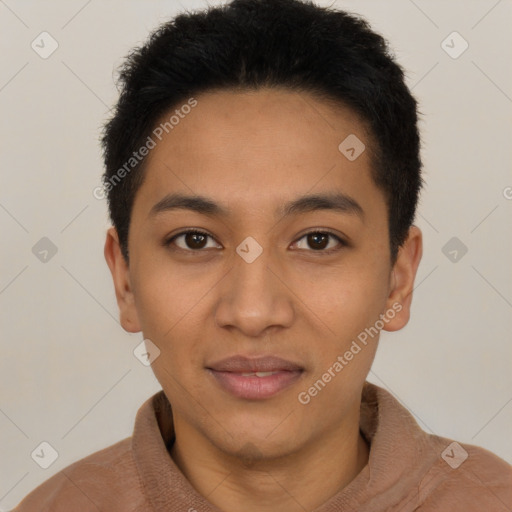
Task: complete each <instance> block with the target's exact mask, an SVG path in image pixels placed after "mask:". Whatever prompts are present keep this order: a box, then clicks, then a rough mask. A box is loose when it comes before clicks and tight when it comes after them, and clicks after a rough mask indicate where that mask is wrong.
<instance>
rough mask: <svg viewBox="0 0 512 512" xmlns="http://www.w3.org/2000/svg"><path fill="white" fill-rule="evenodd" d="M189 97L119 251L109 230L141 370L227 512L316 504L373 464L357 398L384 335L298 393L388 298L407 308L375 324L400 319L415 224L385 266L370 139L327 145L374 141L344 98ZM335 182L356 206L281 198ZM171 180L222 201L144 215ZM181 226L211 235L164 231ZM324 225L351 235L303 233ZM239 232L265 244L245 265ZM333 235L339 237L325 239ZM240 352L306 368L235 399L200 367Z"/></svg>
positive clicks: (413, 256)
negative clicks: (307, 394) (315, 205)
mask: <svg viewBox="0 0 512 512" xmlns="http://www.w3.org/2000/svg"><path fill="white" fill-rule="evenodd" d="M196 99H197V101H198V105H197V106H196V107H195V108H194V109H192V111H191V112H190V113H189V114H188V115H187V116H186V117H185V118H184V119H183V120H181V121H180V123H179V124H178V125H177V126H175V128H174V129H173V130H172V131H170V132H169V134H168V135H167V136H166V137H165V138H164V139H163V140H162V141H161V142H158V144H157V146H156V147H155V148H154V149H153V150H152V151H151V152H150V155H149V157H148V161H147V168H146V176H145V181H144V183H143V185H142V186H141V188H140V189H139V191H138V192H137V195H136V199H135V202H134V207H133V212H132V218H131V226H130V233H129V241H128V248H129V254H130V262H129V265H128V264H127V263H126V261H125V260H124V258H123V256H122V254H121V251H120V246H119V240H118V236H117V233H116V231H115V229H114V228H111V229H109V230H108V232H107V238H106V243H105V258H106V260H107V263H108V265H109V268H110V270H111V272H112V276H113V280H114V286H115V290H116V297H117V302H118V305H119V309H120V319H121V324H122V326H123V328H124V329H125V330H126V331H128V332H132V333H135V332H140V331H142V333H143V335H144V338H149V339H150V340H151V341H152V342H153V343H155V344H156V345H157V346H158V347H159V349H160V351H161V353H160V356H159V357H158V358H157V359H155V361H154V362H153V364H152V368H153V371H154V373H155V376H156V377H157V379H158V381H159V382H160V384H161V386H162V388H163V390H164V392H165V394H166V396H167V398H168V399H169V401H170V403H171V404H172V409H173V421H174V427H175V433H176V441H175V443H174V446H173V448H172V451H171V456H172V457H173V459H174V461H175V462H176V464H177V465H178V467H179V468H180V469H181V471H182V472H183V473H184V474H185V476H186V477H187V478H188V480H189V481H190V482H191V484H192V485H193V486H194V487H195V488H196V490H198V492H200V493H201V494H202V495H204V496H206V497H207V499H208V500H209V501H210V502H211V503H213V504H214V505H216V506H217V507H218V508H220V509H221V510H224V511H228V510H245V511H246V512H252V511H258V512H264V511H275V510H286V511H303V510H304V509H306V510H312V509H314V508H316V507H318V506H320V505H321V504H322V503H324V502H325V501H327V500H328V499H329V498H330V497H331V496H333V495H334V494H336V493H337V492H339V491H340V490H341V489H342V488H344V487H345V486H346V485H347V484H349V483H350V482H351V481H352V480H353V479H354V478H355V477H356V476H357V474H358V473H359V472H360V471H361V470H362V469H363V467H364V466H365V465H366V464H367V462H368V456H369V447H368V446H367V444H366V442H365V441H364V440H363V438H362V436H361V434H360V432H359V408H360V400H361V390H362V387H363V384H364V382H365V379H366V376H367V374H368V372H369V370H370V367H371V364H372V362H373V359H374V356H375V351H376V349H377V343H378V336H376V337H374V338H373V339H372V340H371V341H369V343H368V344H367V346H365V347H364V348H363V349H362V350H361V351H360V352H359V353H358V354H357V355H355V356H354V358H353V359H352V360H351V361H350V362H349V363H348V364H347V365H346V366H345V367H344V368H343V370H342V371H341V372H339V373H338V374H337V375H336V377H335V378H332V380H331V381H330V382H329V383H328V384H327V385H326V386H325V387H324V388H323V389H322V390H321V392H319V393H318V394H317V395H316V396H314V397H312V398H311V400H310V402H309V403H308V404H306V405H304V404H302V403H300V402H299V401H298V398H297V397H298V394H299V393H300V392H302V391H305V390H306V391H307V390H308V388H309V387H310V386H311V385H312V384H313V383H314V382H315V381H317V380H318V379H319V378H321V376H322V375H323V374H324V373H325V372H326V371H327V370H328V368H330V367H332V365H333V363H334V362H335V361H336V360H337V357H338V356H339V355H343V354H344V353H345V352H346V351H347V350H348V349H349V347H350V345H351V343H352V340H354V339H356V337H357V335H358V334H359V333H360V332H362V331H364V329H365V328H366V327H368V326H372V325H374V324H375V322H376V320H378V319H379V315H381V314H386V311H388V310H389V309H392V308H393V304H395V305H396V304H400V305H401V308H402V309H401V311H400V312H398V313H396V315H395V316H394V318H393V319H392V320H390V321H389V322H388V323H386V324H385V327H384V328H385V329H386V330H388V331H395V330H398V329H401V328H402V327H403V326H405V325H406V323H407V322H408V320H409V312H410V306H411V300H412V290H413V285H414V278H415V275H416V271H417V268H418V265H419V262H420V259H421V254H422V235H421V232H420V230H419V229H418V228H417V227H415V226H412V227H411V228H410V230H409V236H408V238H407V240H406V242H405V243H404V244H403V246H402V247H401V249H400V251H399V255H398V258H397V261H396V263H395V264H394V266H392V265H391V261H390V255H389V238H388V219H387V214H386V202H385V197H384V195H383V193H382V191H381V190H380V189H379V188H377V186H376V185H375V183H374V182H373V180H372V179H371V177H370V158H369V151H367V150H366V151H364V152H363V153H362V154H361V155H360V156H359V157H358V158H357V159H356V160H354V161H349V160H348V159H347V158H346V157H345V156H344V155H343V154H341V152H340V151H339V150H338V145H339V144H340V143H341V141H343V140H344V139H345V138H346V137H347V136H348V135H349V134H356V135H357V137H358V138H359V139H360V140H362V141H363V142H365V144H366V145H367V148H368V147H369V144H370V141H369V137H368V136H367V133H366V131H365V128H364V125H363V124H362V122H361V121H360V120H359V118H358V117H357V116H356V115H355V114H353V113H352V112H351V111H350V110H348V109H346V108H343V107H341V106H338V107H337V108H333V106H332V105H328V104H327V103H325V102H324V101H323V100H320V99H317V98H315V97H314V96H312V95H310V94H309V93H297V92H291V91H287V90H279V89H274V90H270V89H263V90H262V89H260V90H258V91H257V92H254V91H253V92H231V91H220V92H219V91H216V92H209V93H205V94H202V95H200V96H197V97H196ZM164 118H165V116H164ZM332 191H341V192H343V193H344V194H347V195H349V196H350V197H352V198H353V199H355V200H356V201H357V202H358V203H359V204H360V205H361V207H362V209H363V210H364V218H361V217H359V216H358V215H355V214H354V213H347V212H338V211H333V210H319V211H313V212H307V213H301V214H297V215H292V216H289V217H282V216H281V217H280V216H278V215H276V213H275V210H276V208H278V207H279V206H281V205H282V204H283V203H284V202H287V201H290V200H293V199H296V198H297V197H299V196H302V195H305V194H311V193H325V192H327V193H328V192H332ZM171 192H182V193H185V194H200V195H204V196H207V197H209V198H211V199H212V200H214V201H215V202H218V203H220V204H222V205H225V206H226V207H228V208H230V209H231V214H230V215H229V216H226V217H219V218H217V217H214V216H208V215H202V214H199V213H197V212H194V211H190V210H185V209H181V210H175V211H167V212H162V213H160V214H158V215H156V216H151V215H149V212H150V210H151V208H152V207H153V205H154V204H156V203H157V202H158V201H159V200H160V199H162V198H163V197H164V196H165V195H166V194H167V193H171ZM187 228H196V229H199V230H201V231H206V232H207V233H208V234H209V235H211V238H210V237H207V238H206V239H199V243H198V242H196V245H194V240H193V239H192V240H190V239H189V245H187V244H186V238H185V237H184V236H183V237H180V238H179V239H177V240H175V241H174V245H170V246H168V247H166V246H165V245H164V243H163V242H164V241H165V240H166V239H168V238H169V237H170V236H171V235H173V234H178V233H179V232H182V231H185V230H186V229H187ZM316 228H318V229H316ZM322 229H324V230H325V229H330V230H332V231H333V232H334V233H335V234H336V235H338V236H340V238H342V239H343V240H345V241H347V242H348V245H341V244H340V243H339V242H338V241H337V240H336V239H334V238H328V239H326V240H324V241H323V242H324V245H323V246H321V243H322V239H320V240H319V241H316V245H315V240H314V239H313V240H311V239H309V242H308V237H307V236H304V234H305V233H307V232H309V231H312V230H313V231H314V230H316V231H317V232H318V231H320V232H322ZM248 236H250V237H253V238H254V239H255V240H256V241H257V242H258V244H259V245H260V246H261V247H262V249H263V252H262V253H261V255H260V256H259V257H258V258H256V260H255V261H253V262H252V263H247V262H246V261H244V260H243V259H242V258H241V257H240V256H239V255H238V254H237V252H236V251H235V249H236V248H237V247H238V246H239V244H240V243H241V242H242V241H243V240H244V239H245V238H246V237H248ZM327 244H328V245H327ZM198 246H200V247H204V248H202V249H194V247H198ZM319 246H321V247H326V246H327V247H326V248H321V249H318V248H317V247H319ZM330 248H337V249H338V250H337V251H335V252H333V253H331V254H328V255H325V254H322V251H325V250H329V249H330ZM194 251H195V252H194ZM198 251H203V252H200V253H199V252H198ZM235 354H243V355H247V356H261V355H267V354H271V355H276V356H279V357H282V358H284V359H288V360H291V361H293V362H296V363H299V364H300V365H301V366H302V367H303V368H304V372H303V373H302V375H301V378H300V379H299V381H297V382H296V383H294V384H293V385H292V386H290V387H288V388H286V389H284V390H282V391H280V392H279V393H278V394H276V395H274V396H272V397H270V398H267V399H263V400H244V399H240V398H236V397H234V396H232V395H230V394H229V393H227V392H226V391H224V390H223V389H222V388H221V387H220V386H219V385H218V384H217V383H216V381H215V380H214V379H213V378H212V376H211V375H210V374H209V372H208V371H207V370H206V368H205V367H206V366H207V365H208V364H211V363H212V362H214V361H218V360H220V359H223V358H225V357H228V356H231V355H235ZM333 454H336V456H333Z"/></svg>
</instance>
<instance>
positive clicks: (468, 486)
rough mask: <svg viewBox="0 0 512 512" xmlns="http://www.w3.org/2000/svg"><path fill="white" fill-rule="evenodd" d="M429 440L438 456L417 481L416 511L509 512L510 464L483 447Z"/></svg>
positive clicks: (511, 495) (511, 496)
mask: <svg viewBox="0 0 512 512" xmlns="http://www.w3.org/2000/svg"><path fill="white" fill-rule="evenodd" d="M429 437H430V438H431V441H432V445H433V447H435V448H434V449H436V450H437V452H438V455H439V456H438V458H437V459H436V462H435V464H434V465H433V466H432V468H431V469H430V471H428V472H427V473H426V474H425V476H424V477H423V479H422V480H421V482H420V485H419V489H418V492H419V494H420V503H421V507H420V508H419V510H421V511H425V512H427V511H431V510H432V511H434V510H435V511H443V510H462V509H463V510H465V511H467V512H471V511H481V510H493V511H504V512H505V511H509V510H511V509H512V466H511V465H510V464H508V463H507V462H506V461H505V460H503V459H501V458H500V457H498V456H497V455H495V454H494V453H492V452H490V451H488V450H486V449H485V448H481V447H479V446H474V445H471V444H466V443H458V442H457V441H453V440H452V439H447V438H444V437H439V436H433V435H432V436H429Z"/></svg>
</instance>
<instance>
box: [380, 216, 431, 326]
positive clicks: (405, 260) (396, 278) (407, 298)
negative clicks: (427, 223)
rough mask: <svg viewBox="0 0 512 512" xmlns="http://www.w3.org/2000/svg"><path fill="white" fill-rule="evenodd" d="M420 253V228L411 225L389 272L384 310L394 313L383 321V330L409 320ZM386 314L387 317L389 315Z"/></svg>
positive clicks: (421, 246) (421, 249)
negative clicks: (387, 319)
mask: <svg viewBox="0 0 512 512" xmlns="http://www.w3.org/2000/svg"><path fill="white" fill-rule="evenodd" d="M422 254H423V241H422V234H421V230H420V229H419V228H418V227H416V226H411V227H410V228H409V234H408V236H407V240H406V241H405V242H404V243H403V245H402V246H401V247H400V249H399V250H398V255H397V260H396V263H395V265H394V266H393V270H392V272H391V282H390V291H389V296H388V299H387V301H386V311H389V312H391V311H393V312H394V313H395V315H394V316H393V318H390V319H389V321H388V322H387V323H385V326H384V327H383V329H384V330H385V331H398V330H399V329H402V327H404V326H405V325H406V324H407V322H408V321H409V317H410V312H411V302H412V291H413V288H414V279H415V277H416V271H417V270H418V266H419V264H420V260H421V256H422ZM387 316H388V318H389V317H390V316H391V315H389V314H388V315H387Z"/></svg>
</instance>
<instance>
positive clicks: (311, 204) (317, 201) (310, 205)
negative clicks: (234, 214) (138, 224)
mask: <svg viewBox="0 0 512 512" xmlns="http://www.w3.org/2000/svg"><path fill="white" fill-rule="evenodd" d="M180 209H185V210H191V211H194V212H197V213H199V214H202V215H208V216H211V217H229V216H230V214H231V210H230V209H229V208H227V207H225V206H222V205H220V204H218V203H216V202H215V201H213V200H212V199H210V198H208V197H205V196H201V195H185V194H181V193H174V194H167V195H166V196H165V197H163V198H162V199H161V200H160V201H158V203H156V204H155V205H154V206H153V207H152V208H151V210H150V212H149V215H148V216H149V217H154V216H156V215H158V214H159V213H163V212H169V211H173V210H180ZM318 210H334V211H337V212H340V213H345V214H350V215H356V216H358V217H360V219H361V220H363V221H364V210H363V208H362V207H361V205H360V204H359V203H358V202H357V201H356V200H355V199H354V198H352V197H350V196H348V195H346V194H343V193H341V192H337V193H332V194H311V195H306V196H302V197H299V198H297V199H294V200H292V201H290V202H288V203H285V204H284V205H283V206H281V207H279V208H277V210H276V215H280V216H284V217H286V216H290V215H297V214H301V213H308V212H313V211H318Z"/></svg>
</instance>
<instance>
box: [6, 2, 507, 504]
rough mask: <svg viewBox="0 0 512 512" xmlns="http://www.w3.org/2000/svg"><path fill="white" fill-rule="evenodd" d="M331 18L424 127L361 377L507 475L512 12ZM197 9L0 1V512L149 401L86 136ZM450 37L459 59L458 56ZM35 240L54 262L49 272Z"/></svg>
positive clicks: (148, 377)
mask: <svg viewBox="0 0 512 512" xmlns="http://www.w3.org/2000/svg"><path fill="white" fill-rule="evenodd" d="M215 3H218V2H213V1H211V2H210V4H215ZM318 3H319V4H321V5H329V4H331V3H333V2H318ZM334 4H335V5H336V6H337V7H340V8H346V9H348V10H350V11H353V12H357V13H360V14H362V15H363V16H365V17H366V18H367V19H368V20H369V21H370V22H371V23H372V25H373V27H374V28H375V29H376V30H377V31H380V32H381V33H382V34H383V35H384V36H386V37H387V38H389V40H390V42H391V46H392V48H393V49H394V51H395V53H396V56H397V58H398V60H399V62H400V63H401V64H402V65H403V66H404V67H405V68H406V70H407V73H408V77H407V80H408V84H409V85H410V86H411V87H412V89H413V92H414V94H415V95H416V96H417V98H418V99H419V100H420V103H421V111H422V113H423V117H422V121H421V130H422V135H423V142H424V147H423V160H424V164H425V176H424V177H425V180H426V182H427V186H426V188H425V189H424V191H423V195H422V199H421V204H420V208H419V214H418V217H417V224H418V226H420V228H422V230H423V233H424V242H425V251H424V257H423V260H422V263H421V265H420V268H419V271H418V277H417V288H416V290H415V293H414V300H413V313H412V318H411V321H410V323H409V325H408V326H407V327H406V328H405V329H403V330H402V331H400V332H397V333H385V332H384V333H383V335H382V337H381V341H380V346H379V350H378V353H377V357H376V360H375V363H374V366H373V369H372V372H371V374H370V376H369V380H370V381H372V382H374V383H375V384H377V385H380V386H382V387H384V388H386V389H388V390H390V391H391V392H392V393H393V394H394V395H395V396H396V397H397V398H398V399H399V400H400V401H401V402H402V403H403V404H404V405H405V406H406V407H407V408H408V409H409V410H410V411H411V412H412V413H413V414H414V415H415V417H416V419H417V421H418V423H419V424H420V426H421V427H422V428H424V429H425V430H426V431H428V432H432V433H435V434H438V435H442V436H445V437H449V438H452V439H455V440H457V441H459V442H465V443H470V444H476V445H480V446H483V447H485V448H487V449H489V450H491V451H493V452H495V453H496V454H498V455H499V456H501V457H502V458H504V459H506V460H507V461H509V462H512V438H511V436H510V426H511V420H512V403H511V401H512V385H511V384H512V377H511V375H512V372H511V361H512V343H511V332H512V315H511V308H512V272H511V270H510V268H511V267H510V261H512V237H511V236H510V224H511V222H510V221H511V213H512V200H511V199H512V188H511V187H512V174H511V160H512V157H511V151H510V146H511V140H512V139H511V134H512V133H511V132H512V115H511V114H512V99H511V97H512V67H511V62H512V32H511V31H510V26H511V21H512V2H511V1H507V0H501V1H495V0H492V1H488V0H485V1H484V0H482V1H449V2H448V1H428V2H427V1H425V0H415V1H414V2H413V1H407V0H400V1H389V0H388V1H386V2H382V1H377V0H374V1H363V0H359V1H357V2H356V1H350V2H349V1H339V2H335V3H334ZM205 5H206V3H205V2H203V1H187V0H182V1H181V3H180V2H178V1H176V0H173V1H160V2H157V1H144V2H143V1H141V0H140V1H133V0H132V1H123V2H121V1H120V0H115V1H114V0H111V1H101V2H100V1H99V0H90V1H85V0H73V1H69V0H67V1H64V0H59V1H52V2H36V1H33V2H29V1H20V0H18V1H16V0H5V1H0V16H1V18H0V20H1V21H0V34H2V36H1V37H2V39H1V45H2V62H3V65H2V68H1V71H0V108H1V112H2V115H1V116H0V123H1V124H0V129H1V134H0V144H1V148H2V153H1V173H2V175H1V180H2V187H1V189H0V222H1V226H2V240H3V243H2V250H1V258H2V259H1V276H0V304H1V317H0V321H1V327H2V339H1V350H2V357H1V358H0V433H1V435H0V510H8V509H10V508H12V507H14V505H15V504H17V503H18V501H19V500H20V499H21V498H22V497H23V496H25V495H26V494H27V493H28V492H29V491H30V490H32V489H33V488H34V487H35V486H36V485H38V484H40V483H41V482H42V481H44V480H46V479H47V478H49V477H50V476H51V475H52V474H54V473H56V472H57V471H59V470H61V469H63V468H64V467H65V466H67V465H69V464H70V463H72V462H74V461H76V460H78V459H79V458H82V457H84V456H86V455H88V454H90V453H92V452H94V451H97V450H99V449H101V448H104V447H106V446H108V445H110V444H113V443H115V442H116V441H118V440H120V439H122V438H124V437H127V436H129V435H131V432H132V428H133V421H134V418H135V413H136V411H137V409H138V408H139V406H140V405H141V404H142V403H143V401H145V400H146V399H147V398H148V397H149V396H151V395H152V394H153V393H155V392H156V391H158V390H159V389H160V386H159V384H158V382H157V381H156V379H155V377H154V376H153V374H152V371H151V369H150V368H148V367H145V366H143V365H142V364H141V363H140V362H139V361H138V360H137V359H136V358H135V357H134V355H133V349H134V348H135V347H136V346H137V345H138V344H139V343H140V341H141V340H142V334H136V335H133V334H128V333H126V332H124V331H123V329H122V328H121V327H120V325H119V322H118V310H117V305H116V302H115V296H114V290H113V286H112V281H111V276H110V273H109V271H108V268H107V265H106V263H105V261H104V259H103V244H104V237H105V230H106V228H107V227H108V226H109V223H108V218H107V210H106V203H105V201H103V200H97V199H95V197H94V196H93V193H92V191H93V189H94V188H95V187H97V186H98V185H99V184H100V175H101V173H102V170H103V167H102V161H101V157H100V152H99V145H98V137H99V131H100V127H101V125H102V123H103V121H104V120H105V119H106V118H107V116H108V110H109V108H110V107H111V106H112V105H113V104H114V102H115V100H116V98H117V91H116V88H115V85H114V82H113V76H115V74H114V69H115V68H116V67H117V66H118V65H119V64H120V63H121V60H122V58H123V56H124V55H125V54H126V53H127V52H128V50H129V49H130V48H131V47H132V46H134V45H137V44H140V43H141V42H142V41H144V40H145V38H146V37H147V35H148V33H149V31H150V30H152V29H153V28H155V27H156V26H157V24H159V23H160V22H162V21H164V20H166V19H168V18H169V17H172V16H173V15H174V14H176V13H177V12H178V11H179V10H183V8H187V9H193V8H200V7H204V6H205ZM43 31H47V32H48V33H49V34H51V36H52V37H53V38H54V39H55V40H56V41H57V42H58V45H59V46H58V48H57V50H56V51H55V52H54V53H53V54H52V55H50V56H49V57H48V58H46V59H43V58H41V56H40V55H39V54H38V53H36V51H34V50H33V49H32V47H31V43H32V41H34V40H35V44H39V47H41V46H43V44H44V49H45V51H48V50H49V49H50V48H51V46H50V40H49V39H45V42H44V43H41V37H42V36H39V34H41V32H43ZM454 31H457V32H458V33H459V34H460V36H461V37H462V38H463V39H464V40H465V41H467V43H468V44H469V47H468V48H467V50H466V51H465V52H464V53H462V54H461V55H459V56H457V58H453V57H454V55H455V54H457V53H459V52H460V50H461V49H463V47H464V46H463V45H464V42H463V40H462V39H460V37H459V36H457V35H455V36H450V37H448V39H446V38H447V36H449V35H450V34H452V32H454ZM44 37H47V36H44ZM444 40H446V42H445V43H444V44H442V42H443V41H444ZM443 46H444V48H443ZM450 47H451V48H450ZM42 50H43V48H39V51H42ZM445 50H447V51H448V53H447V51H445ZM449 53H451V54H452V55H451V56H450V55H449ZM43 237H47V238H48V239H49V240H51V242H52V243H53V244H54V245H55V247H56V249H57V252H56V254H54V255H52V252H51V251H50V252H49V253H48V254H47V255H46V261H40V259H39V258H41V257H43V254H44V253H40V251H41V250H44V244H47V243H48V242H47V241H42V242H39V241H40V240H41V239H42V238H43ZM453 237H456V238H457V240H455V241H454V242H452V244H454V245H453V246H451V245H448V246H447V247H446V244H447V243H448V242H449V240H450V239H452V238H453ZM38 242H39V244H43V245H42V246H41V245H36V244H38ZM462 244H464V246H466V247H467V249H468V251H467V253H466V254H463V246H462ZM34 246H36V249H34V252H35V253H36V254H34V252H33V247H34ZM41 247H42V248H41ZM443 248H444V249H443ZM454 250H455V251H457V252H456V253H454V252H453V251H454ZM450 252H451V254H450ZM37 256H39V257H37ZM455 256H456V260H455V261H453V260H454V257H455ZM41 442H47V443H49V444H50V445H51V446H52V447H53V448H54V449H55V450H56V451H57V452H58V458H57V459H56V460H55V461H54V462H53V464H51V465H50V466H49V467H48V468H47V469H43V468H41V467H40V466H39V465H38V463H36V460H37V457H34V459H33V458H32V457H31V453H33V452H34V450H35V449H36V448H38V447H39V452H37V451H36V453H44V454H45V457H46V456H49V455H50V454H51V452H50V451H49V450H48V449H47V448H45V445H43V448H41V447H40V443H41ZM41 449H42V450H43V451H42V452H41ZM43 458H44V457H41V460H42V459H43ZM41 460H40V461H39V462H41Z"/></svg>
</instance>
